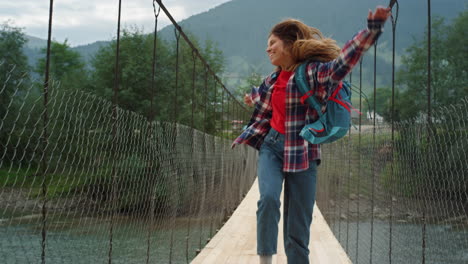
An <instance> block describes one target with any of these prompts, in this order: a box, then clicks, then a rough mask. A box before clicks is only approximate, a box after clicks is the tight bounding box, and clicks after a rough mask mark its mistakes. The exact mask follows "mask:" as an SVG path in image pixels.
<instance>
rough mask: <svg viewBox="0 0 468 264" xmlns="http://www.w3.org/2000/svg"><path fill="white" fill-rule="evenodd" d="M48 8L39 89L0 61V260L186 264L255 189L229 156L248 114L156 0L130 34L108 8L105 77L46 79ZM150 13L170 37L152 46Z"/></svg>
mask: <svg viewBox="0 0 468 264" xmlns="http://www.w3.org/2000/svg"><path fill="white" fill-rule="evenodd" d="M53 4H54V3H53V1H52V0H51V1H50V14H49V35H48V39H49V41H48V48H47V54H46V61H47V63H46V66H45V68H44V69H43V70H44V72H45V77H44V81H38V80H36V79H35V77H34V76H32V75H31V74H29V73H22V77H21V78H20V79H18V80H17V79H14V78H13V76H16V75H15V74H14V73H16V71H17V69H16V68H15V66H14V65H11V66H10V65H6V64H7V62H3V61H0V65H1V66H7V68H8V67H9V70H8V71H7V72H2V73H1V74H2V80H3V83H1V84H0V85H1V86H0V98H2V105H1V106H0V258H1V259H2V261H0V262H2V263H3V262H5V263H102V262H107V263H189V262H190V261H191V260H192V259H193V258H194V257H195V255H196V254H197V252H200V250H201V249H202V248H203V247H204V246H205V245H206V243H207V242H208V241H210V239H211V238H212V237H213V236H214V235H215V234H216V232H217V230H219V228H220V227H221V226H222V225H223V223H224V222H225V221H227V219H228V218H229V216H230V215H231V214H232V213H233V211H234V210H235V208H236V207H237V206H238V204H239V203H240V201H241V200H242V198H243V196H244V195H245V194H246V192H247V191H248V190H249V189H250V187H251V185H252V183H253V181H254V178H255V172H256V169H255V166H256V162H255V160H256V155H257V154H256V152H255V151H254V150H252V149H250V148H248V147H246V146H239V147H237V148H235V149H234V150H232V149H231V148H230V144H231V143H232V139H233V137H235V136H236V135H238V134H239V133H240V131H241V129H242V126H243V125H244V124H246V118H247V117H248V116H249V113H248V112H250V110H247V109H246V108H245V107H244V106H243V104H241V103H240V102H239V101H237V100H236V99H235V97H234V96H233V94H232V93H231V92H230V91H229V90H228V89H227V88H226V87H225V86H224V85H223V84H222V82H221V79H220V78H219V77H218V76H217V74H218V73H219V69H218V68H217V67H216V66H214V67H213V66H212V65H210V59H209V58H208V59H207V58H205V56H207V55H206V54H208V56H210V53H209V52H206V51H204V50H203V49H202V48H201V47H202V45H201V44H199V43H196V42H195V41H193V40H192V39H191V38H190V37H189V34H188V33H186V32H184V31H183V30H182V28H181V27H180V26H179V25H178V24H177V23H176V22H175V20H174V19H173V17H172V16H171V14H170V13H169V12H168V10H167V9H166V8H165V6H164V5H163V4H162V2H161V1H156V0H155V1H153V7H152V8H151V12H149V15H151V16H152V17H154V24H155V25H154V34H150V35H148V36H144V37H141V38H139V37H140V36H138V37H134V38H132V37H133V35H132V34H129V33H128V31H125V29H123V30H122V29H121V19H122V18H121V17H122V16H121V14H122V9H123V7H122V1H120V0H119V1H118V5H119V9H118V14H117V20H116V23H117V29H116V31H117V34H116V38H115V40H114V41H112V42H111V43H110V44H109V46H108V47H106V48H105V50H104V52H103V53H102V54H112V55H109V57H110V58H111V59H110V60H109V61H106V63H104V64H103V65H106V67H108V68H106V71H107V72H111V73H112V74H108V75H107V77H106V78H104V79H101V81H99V84H97V83H98V82H97V81H96V83H91V84H89V85H90V86H91V87H92V88H93V89H87V88H86V85H88V84H86V83H85V82H84V81H83V84H82V86H81V87H80V88H79V89H75V88H71V87H69V83H67V82H64V81H61V80H58V79H57V76H56V75H54V74H53V73H54V71H53V67H54V64H53V63H52V60H53V59H54V55H55V54H54V50H53V48H51V47H53V43H52V41H51V39H52V28H53V19H52V17H53V16H52V15H53ZM148 10H150V9H148ZM161 10H162V11H163V12H164V13H165V15H166V16H168V17H169V18H170V20H171V21H172V22H173V24H174V28H175V36H176V39H175V42H170V41H162V40H161V39H159V36H158V19H159V17H160V11H161ZM141 40H142V41H141ZM139 41H140V42H139ZM129 43H131V44H132V45H133V46H131V47H132V48H135V47H136V48H139V47H144V51H141V52H140V54H136V53H135V52H134V53H131V52H132V51H131V49H129V48H128V47H129ZM168 43H169V44H168ZM140 44H141V46H138V45H140ZM170 45H172V46H170ZM105 52H108V53H105ZM148 54H149V55H148ZM139 55H142V56H140V57H138V58H137V63H135V61H132V60H131V59H132V56H139ZM110 61H112V63H109V62H110ZM129 65H132V66H133V67H135V68H131V69H130V68H129ZM2 69H3V68H2ZM135 69H137V70H135ZM140 72H141V73H144V74H142V75H144V78H142V79H139V78H141V77H140V76H142V75H139V73H140ZM49 73H50V74H49ZM4 75H5V76H6V78H3V76H4ZM38 83H41V84H40V85H39V86H38ZM133 83H137V85H134V86H132V85H133ZM101 86H105V87H101ZM38 87H42V89H39V88H38ZM135 87H137V88H135ZM131 89H138V90H137V93H133V94H132V93H130V91H131ZM95 91H104V92H102V93H99V92H95ZM137 94H142V95H143V96H141V97H139V98H138V99H137V100H134V101H133V102H132V103H129V98H130V97H132V96H137ZM3 99H5V100H3ZM4 102H5V104H4Z"/></svg>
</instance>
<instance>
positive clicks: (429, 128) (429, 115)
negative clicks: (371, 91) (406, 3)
mask: <svg viewBox="0 0 468 264" xmlns="http://www.w3.org/2000/svg"><path fill="white" fill-rule="evenodd" d="M431 24H432V21H431V0H427V129H426V133H427V145H428V146H429V145H430V142H431V127H432V115H431V110H432V109H431V78H432V76H431V59H432V58H431V56H432V54H431V40H432V36H431V31H432V30H431V28H432V25H431ZM426 155H427V156H429V153H428V151H426ZM427 161H429V159H428V158H427ZM426 193H427V191H426V190H423V216H422V221H423V225H422V245H421V246H422V264H425V263H426V222H427V221H426V210H427V201H426V200H427V199H425V198H426Z"/></svg>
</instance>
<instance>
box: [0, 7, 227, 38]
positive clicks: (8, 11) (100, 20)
mask: <svg viewBox="0 0 468 264" xmlns="http://www.w3.org/2000/svg"><path fill="white" fill-rule="evenodd" d="M228 1H230V0H163V1H162V2H163V4H164V5H165V6H166V8H167V9H168V10H169V12H170V13H171V14H172V16H173V17H174V19H175V20H176V21H181V20H183V19H186V18H188V17H190V16H192V15H195V14H198V13H201V12H204V11H207V10H209V9H211V8H213V7H216V6H218V5H220V4H222V3H224V2H228ZM49 2H50V1H49V0H5V1H1V2H0V23H4V22H5V21H8V20H9V21H10V22H9V23H10V24H11V25H14V26H16V27H21V28H23V31H24V32H25V33H26V34H27V35H31V36H35V37H39V38H43V39H46V38H47V29H48V16H49ZM118 5H119V1H118V0H55V1H54V14H53V28H52V38H53V39H54V40H56V41H60V42H63V41H64V40H65V39H68V43H69V44H71V46H76V45H82V44H88V43H92V42H94V41H97V40H110V39H112V38H113V37H115V36H116V32H117V15H118ZM121 16H122V21H121V23H122V27H133V26H137V27H138V28H140V29H142V30H143V31H144V32H151V31H152V30H153V28H154V11H153V1H152V0H122V15H121ZM158 21H159V22H158V28H159V29H160V28H162V27H164V26H166V25H168V24H169V23H170V21H169V19H168V18H167V17H166V16H165V14H164V12H163V11H162V10H161V15H160V16H159V20H158Z"/></svg>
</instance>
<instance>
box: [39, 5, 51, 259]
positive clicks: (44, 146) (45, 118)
mask: <svg viewBox="0 0 468 264" xmlns="http://www.w3.org/2000/svg"><path fill="white" fill-rule="evenodd" d="M53 11H54V1H53V0H50V3H49V29H48V35H47V55H46V65H45V76H44V111H43V113H42V120H43V123H44V127H43V128H42V129H43V131H42V157H41V159H42V162H41V174H42V177H43V179H42V186H41V187H42V197H43V199H44V200H43V201H42V211H41V212H42V230H41V236H42V241H41V262H42V264H44V263H45V256H46V255H45V251H46V243H47V166H48V165H47V154H46V149H47V146H48V143H49V142H48V141H49V139H48V134H47V123H48V122H49V117H48V112H47V105H48V104H49V87H50V86H49V85H50V82H49V71H50V48H51V44H52V15H53Z"/></svg>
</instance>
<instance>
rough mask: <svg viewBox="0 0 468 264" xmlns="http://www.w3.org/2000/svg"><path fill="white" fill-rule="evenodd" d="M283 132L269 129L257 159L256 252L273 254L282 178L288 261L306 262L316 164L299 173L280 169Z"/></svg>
mask: <svg viewBox="0 0 468 264" xmlns="http://www.w3.org/2000/svg"><path fill="white" fill-rule="evenodd" d="M283 154H284V135H282V134H280V133H278V132H277V131H275V130H274V129H273V128H272V129H271V130H270V132H269V133H268V135H267V136H266V137H265V141H264V143H263V145H262V146H261V148H260V154H259V158H258V166H257V167H258V171H257V173H258V185H259V190H260V200H259V201H258V204H257V206H258V208H257V253H258V254H259V255H273V254H276V250H277V245H278V222H279V219H280V195H281V189H282V185H283V180H284V201H283V202H284V205H283V223H284V226H283V229H284V231H283V234H284V247H285V251H286V256H287V258H288V263H291V264H307V263H309V237H310V225H311V223H312V210H313V207H314V203H315V184H316V176H317V163H316V162H311V163H310V166H309V169H307V170H305V171H302V172H295V173H288V172H283V156H284V155H283Z"/></svg>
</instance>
